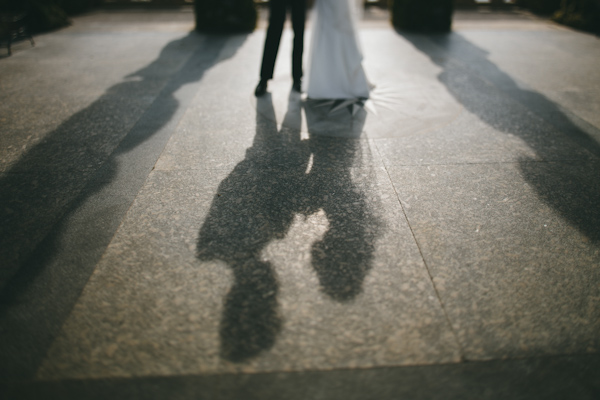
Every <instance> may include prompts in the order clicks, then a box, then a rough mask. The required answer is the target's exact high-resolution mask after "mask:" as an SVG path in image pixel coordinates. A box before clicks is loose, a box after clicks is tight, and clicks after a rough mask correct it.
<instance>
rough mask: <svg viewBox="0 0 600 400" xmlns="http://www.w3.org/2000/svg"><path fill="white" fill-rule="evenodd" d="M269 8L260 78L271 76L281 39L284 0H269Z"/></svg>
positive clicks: (284, 7) (269, 77)
mask: <svg viewBox="0 0 600 400" xmlns="http://www.w3.org/2000/svg"><path fill="white" fill-rule="evenodd" d="M269 9H270V10H269V28H268V29H267V38H266V39H265V49H264V52H263V60H262V66H261V69H260V79H261V80H268V79H271V78H273V70H274V69H275V59H276V58H277V50H279V41H280V40H281V33H282V31H283V24H284V22H285V11H286V0H271V1H270V2H269Z"/></svg>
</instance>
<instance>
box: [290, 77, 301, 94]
mask: <svg viewBox="0 0 600 400" xmlns="http://www.w3.org/2000/svg"><path fill="white" fill-rule="evenodd" d="M292 90H293V91H294V92H298V93H302V81H301V80H300V79H296V80H295V81H294V84H293V85H292Z"/></svg>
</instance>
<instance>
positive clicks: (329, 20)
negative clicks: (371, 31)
mask: <svg viewBox="0 0 600 400" xmlns="http://www.w3.org/2000/svg"><path fill="white" fill-rule="evenodd" d="M357 14H358V9H357V6H356V4H355V0H316V1H315V6H314V12H313V32H312V40H311V47H310V52H309V62H308V79H307V87H306V92H307V95H308V97H309V98H311V99H353V98H356V99H359V98H368V97H369V90H370V84H369V81H368V80H367V77H366V74H365V71H364V69H363V66H362V59H363V56H362V51H361V48H360V44H359V41H358V32H357V19H358V15H357Z"/></svg>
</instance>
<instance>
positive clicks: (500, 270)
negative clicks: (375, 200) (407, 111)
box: [389, 162, 600, 359]
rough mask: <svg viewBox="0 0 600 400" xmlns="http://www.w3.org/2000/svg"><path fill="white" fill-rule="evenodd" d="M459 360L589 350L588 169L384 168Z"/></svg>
mask: <svg viewBox="0 0 600 400" xmlns="http://www.w3.org/2000/svg"><path fill="white" fill-rule="evenodd" d="M389 170H390V173H391V178H392V181H393V182H394V186H395V188H396V190H397V191H398V194H399V197H400V199H401V201H402V204H403V208H404V209H405V210H406V214H407V217H408V220H409V223H410V225H411V228H412V230H413V232H414V234H415V237H416V239H417V242H418V243H419V248H420V249H421V252H422V254H423V257H424V259H425V262H426V264H427V266H428V268H429V270H430V271H431V274H432V277H433V282H434V284H435V287H436V290H438V292H439V294H440V298H441V301H442V303H443V304H444V307H445V310H446V311H447V312H448V316H449V319H450V321H451V323H452V326H453V327H454V329H455V330H456V332H457V334H458V336H459V338H460V343H461V346H462V347H463V349H464V352H465V353H464V354H465V357H466V358H467V359H491V358H502V357H507V356H520V357H523V356H536V355H543V354H564V353H585V352H597V351H598V346H599V344H600V342H599V340H598V331H599V329H600V326H599V321H600V318H599V317H600V314H599V313H600V308H599V303H598V299H600V297H599V293H600V275H599V269H598V265H600V248H599V245H598V244H599V239H600V236H599V230H598V226H600V225H599V224H598V222H599V221H600V213H599V210H600V207H598V205H599V204H600V187H599V186H598V182H597V179H595V176H597V173H596V172H597V171H598V164H597V163H591V164H586V163H582V162H579V163H532V162H523V163H521V164H514V163H499V164H491V163H488V164H481V165H435V166H421V167H390V168H389Z"/></svg>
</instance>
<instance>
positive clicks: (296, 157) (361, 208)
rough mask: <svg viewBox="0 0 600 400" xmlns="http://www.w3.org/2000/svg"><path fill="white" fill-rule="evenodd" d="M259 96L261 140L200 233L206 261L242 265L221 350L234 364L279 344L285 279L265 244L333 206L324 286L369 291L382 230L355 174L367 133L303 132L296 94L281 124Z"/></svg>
mask: <svg viewBox="0 0 600 400" xmlns="http://www.w3.org/2000/svg"><path fill="white" fill-rule="evenodd" d="M258 102H259V104H258V106H257V115H256V135H255V137H254V142H253V145H252V146H251V147H250V148H248V149H247V151H246V157H245V159H244V160H243V161H241V162H240V163H239V164H238V165H236V167H235V168H234V169H233V171H232V172H231V173H230V174H229V175H228V176H227V178H225V179H224V180H223V181H222V182H221V184H220V185H219V187H218V191H217V194H216V195H215V197H214V198H213V202H212V204H211V206H210V209H209V212H208V214H207V217H206V219H205V221H204V223H203V226H202V227H201V229H200V232H199V236H198V241H197V256H198V258H199V259H200V260H202V261H210V260H220V261H222V262H225V263H226V264H227V266H228V267H229V268H230V269H231V270H232V272H233V285H232V287H231V289H230V291H229V293H228V294H227V296H226V298H225V301H224V310H223V315H222V319H221V324H220V330H219V333H220V338H221V349H220V353H221V357H223V358H224V359H226V360H229V361H233V362H244V361H247V360H249V359H251V358H254V357H256V356H258V355H259V354H260V353H261V352H263V351H266V350H268V349H270V348H272V347H273V345H274V344H275V341H276V337H277V335H278V334H279V332H280V331H281V329H282V325H283V318H282V316H281V315H280V311H279V309H278V302H277V296H278V292H279V284H278V280H277V277H276V274H275V270H274V266H273V265H272V264H271V263H270V262H269V261H268V260H265V259H263V258H262V255H261V252H262V251H263V250H264V249H265V248H266V246H267V245H268V244H269V243H271V242H272V241H274V240H281V239H284V238H285V237H286V235H287V233H288V231H289V229H290V227H291V226H292V223H293V222H294V219H295V217H296V216H297V215H302V216H306V217H307V216H309V215H312V214H314V213H315V212H317V211H319V210H323V211H324V213H325V214H326V216H327V219H328V221H329V229H328V230H327V232H326V233H325V235H324V237H323V238H322V239H321V240H319V241H317V242H316V243H314V244H313V247H312V252H311V253H312V264H313V267H314V269H315V271H316V273H317V275H318V277H319V281H320V285H321V288H322V291H323V292H324V293H325V294H326V295H328V296H329V297H330V298H331V299H333V300H336V301H341V302H344V301H350V300H352V299H353V298H355V297H356V296H357V295H358V294H359V293H360V292H361V288H362V282H363V280H364V277H365V276H366V274H367V272H368V270H369V269H370V268H371V261H372V258H373V252H374V241H375V239H376V237H377V232H378V228H377V219H376V218H375V216H374V214H373V212H372V210H371V208H370V207H369V206H368V201H367V197H366V195H365V193H364V191H363V188H362V187H361V186H360V185H358V184H357V183H356V182H355V181H356V179H355V177H353V176H352V170H351V169H352V168H351V167H352V166H353V165H354V164H355V161H356V159H357V157H359V156H360V152H361V146H360V141H358V140H354V139H352V140H345V139H340V138H326V137H318V136H315V135H309V136H310V137H309V139H302V136H301V126H300V123H301V113H302V106H303V104H302V101H301V100H300V98H299V97H298V96H297V95H295V94H291V95H290V97H289V101H288V110H287V112H286V115H285V117H284V121H283V123H282V125H281V128H280V129H278V126H277V122H276V118H275V112H274V109H273V103H272V99H271V97H270V94H266V95H265V96H263V97H261V98H259V99H258ZM309 132H310V123H309ZM366 180H367V181H368V179H366Z"/></svg>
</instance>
